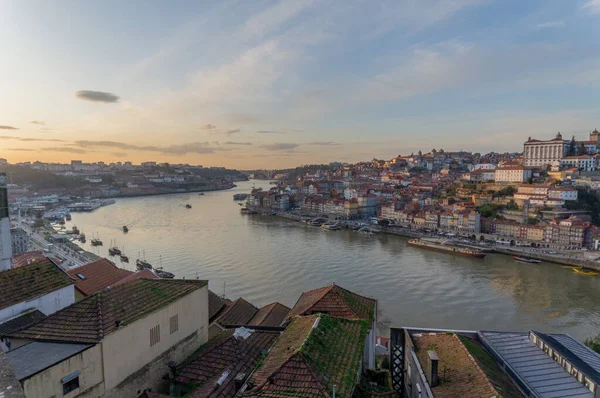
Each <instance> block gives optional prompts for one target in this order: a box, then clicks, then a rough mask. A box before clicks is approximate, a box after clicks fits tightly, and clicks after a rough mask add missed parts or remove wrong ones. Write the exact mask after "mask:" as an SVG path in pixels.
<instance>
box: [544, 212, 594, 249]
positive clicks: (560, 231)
mask: <svg viewBox="0 0 600 398" xmlns="http://www.w3.org/2000/svg"><path fill="white" fill-rule="evenodd" d="M586 224H589V223H586V222H584V221H583V220H582V219H581V218H579V217H569V218H567V219H566V220H562V221H557V220H552V221H551V222H550V224H549V225H548V226H547V227H546V232H545V236H544V240H545V241H546V242H547V243H549V244H550V245H551V246H553V247H560V248H581V247H584V246H585V230H586V227H587V226H588V225H586Z"/></svg>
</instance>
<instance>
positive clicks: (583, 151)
mask: <svg viewBox="0 0 600 398" xmlns="http://www.w3.org/2000/svg"><path fill="white" fill-rule="evenodd" d="M577 152H578V153H577V155H585V154H586V153H587V150H586V149H585V144H584V143H583V142H581V143H580V144H579V150H578V151H577Z"/></svg>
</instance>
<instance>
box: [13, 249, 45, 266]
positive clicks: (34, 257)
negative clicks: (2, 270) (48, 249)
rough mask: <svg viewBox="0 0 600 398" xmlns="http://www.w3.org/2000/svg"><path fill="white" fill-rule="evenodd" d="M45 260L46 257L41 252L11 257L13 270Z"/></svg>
mask: <svg viewBox="0 0 600 398" xmlns="http://www.w3.org/2000/svg"><path fill="white" fill-rule="evenodd" d="M45 259H46V256H45V255H44V252H43V251H31V252H25V253H20V254H16V255H15V256H13V260H14V262H13V265H12V267H13V268H19V267H22V266H24V265H27V264H28V263H29V264H32V263H38V262H40V261H44V260H45Z"/></svg>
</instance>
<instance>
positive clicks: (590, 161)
mask: <svg viewBox="0 0 600 398" xmlns="http://www.w3.org/2000/svg"><path fill="white" fill-rule="evenodd" d="M560 165H561V166H562V167H565V168H570V167H577V168H578V169H579V170H582V171H594V170H596V157H594V156H590V155H580V156H567V157H565V158H563V159H561V161H560Z"/></svg>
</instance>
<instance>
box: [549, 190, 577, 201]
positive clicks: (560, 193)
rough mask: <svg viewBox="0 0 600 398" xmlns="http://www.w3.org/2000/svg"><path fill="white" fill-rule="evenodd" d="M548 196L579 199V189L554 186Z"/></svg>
mask: <svg viewBox="0 0 600 398" xmlns="http://www.w3.org/2000/svg"><path fill="white" fill-rule="evenodd" d="M548 198H550V199H560V200H577V190H576V189H574V188H567V187H554V188H550V189H549V190H548Z"/></svg>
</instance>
